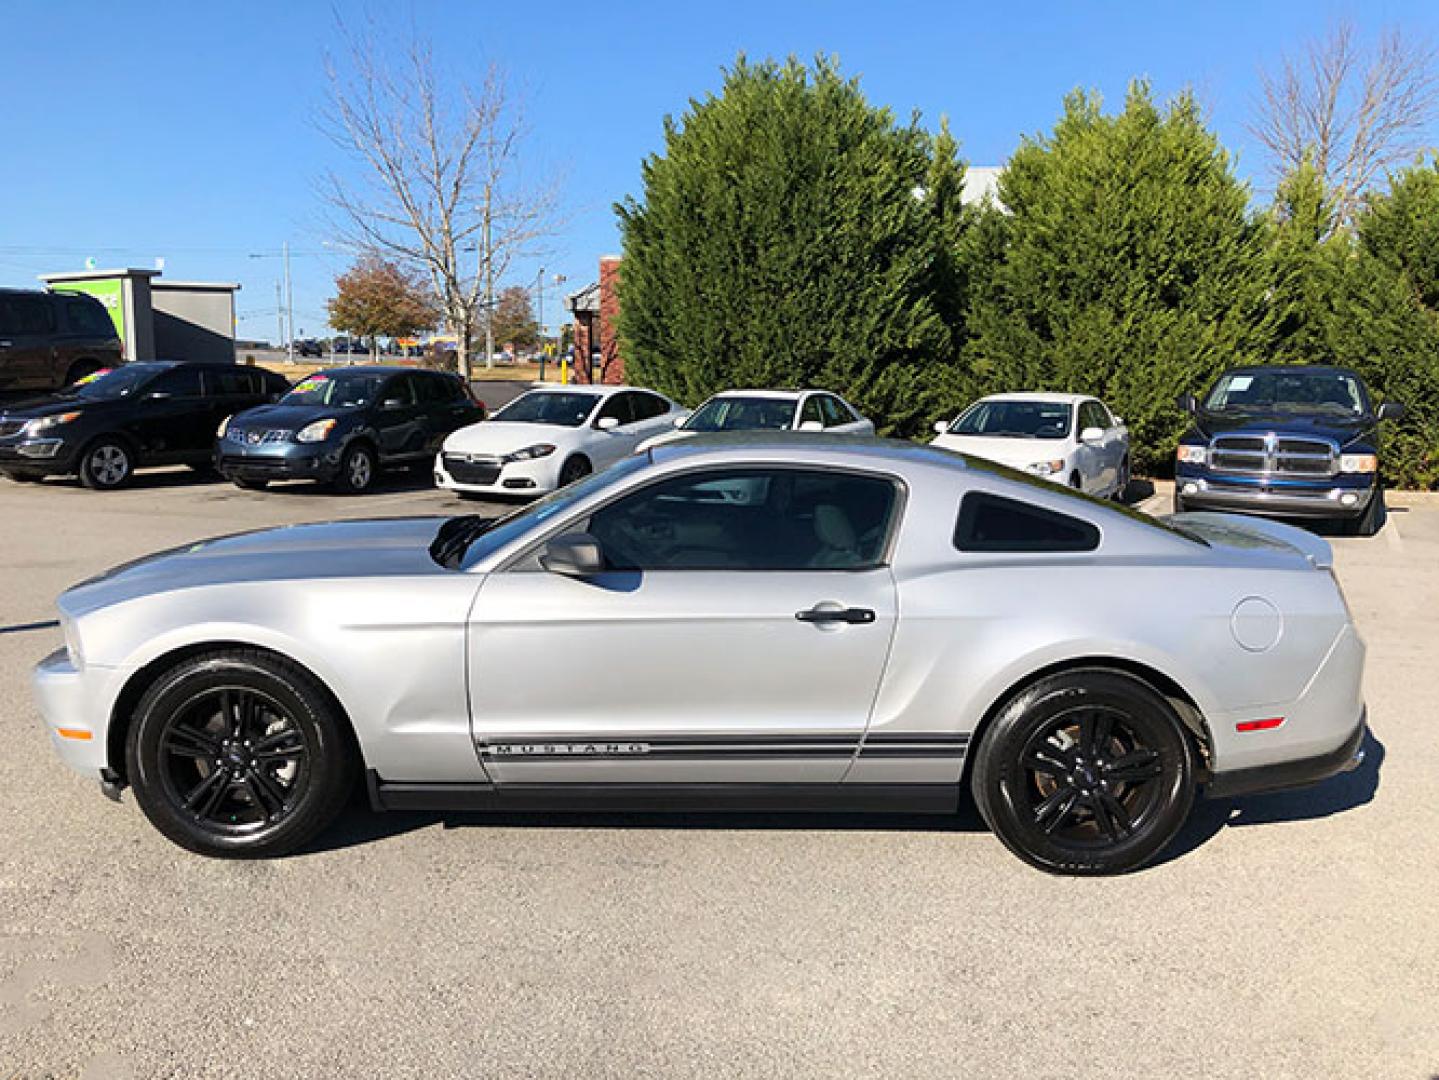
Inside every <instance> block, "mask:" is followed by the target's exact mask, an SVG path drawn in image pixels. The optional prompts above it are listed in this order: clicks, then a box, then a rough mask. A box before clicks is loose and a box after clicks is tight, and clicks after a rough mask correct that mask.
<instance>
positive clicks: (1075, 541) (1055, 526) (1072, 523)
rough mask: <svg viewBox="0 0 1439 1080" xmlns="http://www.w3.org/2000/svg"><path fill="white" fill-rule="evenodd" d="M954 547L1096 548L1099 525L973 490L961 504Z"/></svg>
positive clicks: (982, 548) (1004, 548)
mask: <svg viewBox="0 0 1439 1080" xmlns="http://www.w3.org/2000/svg"><path fill="white" fill-rule="evenodd" d="M954 546H955V547H956V548H958V549H959V550H960V551H1011V552H1046V551H1093V550H1094V549H1095V548H1097V547H1099V528H1098V527H1097V526H1095V525H1092V524H1090V523H1089V522H1088V521H1084V520H1082V519H1081V518H1076V517H1070V516H1069V515H1068V514H1061V513H1057V512H1056V511H1053V510H1046V509H1044V508H1043V507H1039V506H1034V505H1032V504H1030V503H1026V502H1020V501H1019V500H1017V499H1007V498H1005V497H1004V496H1002V495H991V494H989V493H988V492H983V491H971V492H969V493H968V494H966V495H965V496H964V498H963V499H962V500H961V501H960V504H959V519H958V521H956V522H955V526H954Z"/></svg>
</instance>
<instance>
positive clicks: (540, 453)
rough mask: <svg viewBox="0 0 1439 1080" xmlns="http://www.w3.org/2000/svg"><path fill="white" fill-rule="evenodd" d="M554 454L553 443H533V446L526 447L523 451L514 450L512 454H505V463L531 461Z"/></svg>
mask: <svg viewBox="0 0 1439 1080" xmlns="http://www.w3.org/2000/svg"><path fill="white" fill-rule="evenodd" d="M554 452H555V445H554V443H547V442H545V443H535V445H534V446H527V447H525V448H524V449H523V450H516V451H515V452H514V453H513V454H506V455H505V460H506V461H533V460H534V459H535V458H542V457H549V456H550V455H551V454H553V453H554Z"/></svg>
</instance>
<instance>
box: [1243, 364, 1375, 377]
mask: <svg viewBox="0 0 1439 1080" xmlns="http://www.w3.org/2000/svg"><path fill="white" fill-rule="evenodd" d="M1269 371H1279V372H1285V373H1288V372H1292V371H1320V372H1325V373H1328V374H1334V375H1353V376H1354V377H1355V378H1359V373H1358V372H1357V371H1355V370H1354V369H1353V368H1347V367H1340V366H1339V365H1338V364H1244V365H1242V366H1240V367H1232V368H1225V369H1224V371H1223V372H1222V373H1221V375H1220V378H1223V377H1224V376H1225V375H1258V374H1260V373H1262V372H1269Z"/></svg>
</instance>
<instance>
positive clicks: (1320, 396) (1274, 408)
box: [1204, 368, 1368, 416]
mask: <svg viewBox="0 0 1439 1080" xmlns="http://www.w3.org/2000/svg"><path fill="white" fill-rule="evenodd" d="M1367 408H1368V403H1367V402H1366V401H1365V398H1364V389H1363V387H1362V386H1360V384H1359V380H1358V379H1357V378H1355V377H1354V376H1353V375H1350V374H1349V373H1347V372H1344V371H1327V370H1314V369H1310V370H1305V369H1304V368H1294V369H1293V370H1289V371H1232V372H1230V373H1229V374H1227V375H1221V376H1220V378H1219V381H1218V382H1217V383H1215V384H1214V389H1213V390H1211V391H1209V397H1208V398H1207V399H1206V400H1205V402H1204V409H1205V411H1206V412H1216V413H1224V412H1244V411H1246V410H1262V411H1264V412H1333V413H1344V414H1346V415H1351V416H1357V415H1361V414H1363V413H1364V412H1366V411H1367Z"/></svg>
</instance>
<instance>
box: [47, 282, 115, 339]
mask: <svg viewBox="0 0 1439 1080" xmlns="http://www.w3.org/2000/svg"><path fill="white" fill-rule="evenodd" d="M52 288H53V289H54V290H55V291H56V292H76V293H86V294H88V295H90V296H93V297H94V298H95V299H96V300H98V301H100V303H102V304H104V305H105V310H106V311H108V312H109V313H110V321H111V322H112V323H114V324H115V333H117V334H119V335H120V340H121V341H124V340H125V301H124V299H123V292H122V290H123V289H124V282H123V281H122V280H121V279H120V278H96V279H94V280H92V281H57V282H56V283H55V284H54V285H53V286H52Z"/></svg>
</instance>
